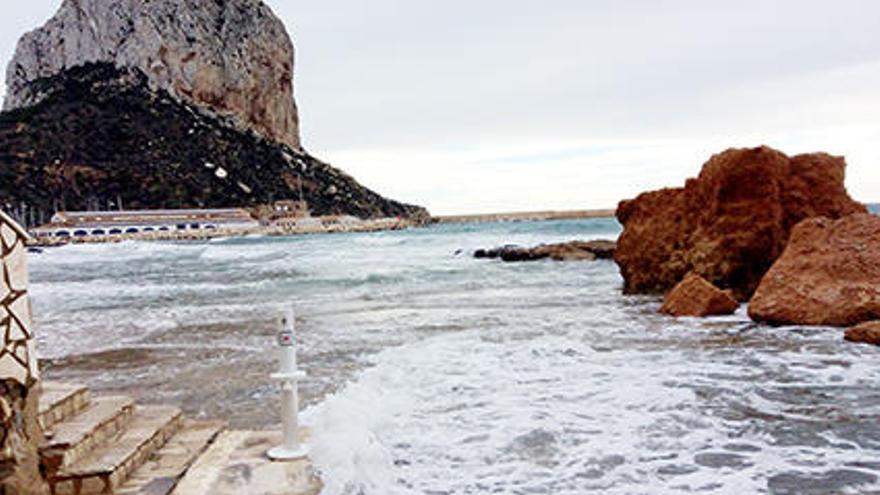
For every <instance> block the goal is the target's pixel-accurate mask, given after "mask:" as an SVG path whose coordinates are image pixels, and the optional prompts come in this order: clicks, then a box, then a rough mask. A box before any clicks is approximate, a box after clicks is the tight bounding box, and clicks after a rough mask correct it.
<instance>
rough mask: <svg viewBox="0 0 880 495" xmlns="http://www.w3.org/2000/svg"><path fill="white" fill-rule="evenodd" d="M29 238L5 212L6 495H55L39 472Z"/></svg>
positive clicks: (0, 472)
mask: <svg viewBox="0 0 880 495" xmlns="http://www.w3.org/2000/svg"><path fill="white" fill-rule="evenodd" d="M26 239H27V234H26V233H25V232H24V231H23V230H22V229H21V228H20V227H19V226H18V225H17V224H16V223H15V222H14V221H12V220H11V219H10V218H9V217H8V216H6V215H5V214H4V213H2V212H0V331H2V333H3V345H2V348H0V495H11V494H20V495H32V494H33V495H37V494H39V495H44V494H47V493H49V492H48V487H47V486H46V484H45V482H44V480H43V479H42V476H41V474H40V470H39V451H38V448H39V444H40V443H41V442H42V439H43V433H42V431H41V430H40V426H39V422H38V421H37V413H38V400H39V399H38V397H39V373H38V369H37V357H36V355H35V353H34V339H33V334H32V333H31V308H30V301H29V300H28V294H27V285H28V273H27V249H26V247H25V245H24V243H25V240H26Z"/></svg>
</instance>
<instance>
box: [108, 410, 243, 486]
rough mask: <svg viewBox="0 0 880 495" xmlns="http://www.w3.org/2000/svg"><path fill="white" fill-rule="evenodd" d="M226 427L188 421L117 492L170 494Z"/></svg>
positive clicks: (214, 422)
mask: <svg viewBox="0 0 880 495" xmlns="http://www.w3.org/2000/svg"><path fill="white" fill-rule="evenodd" d="M225 429H226V422H225V421H193V420H186V421H185V422H184V424H183V428H182V429H181V430H180V431H179V432H178V433H177V434H176V435H174V436H173V437H171V440H169V441H168V443H167V444H165V446H164V447H162V448H161V449H160V450H158V451H157V452H156V453H155V454H153V455H152V456H151V457H150V459H149V460H148V461H147V462H146V463H145V464H144V465H143V466H141V467H140V468H138V469H137V470H136V471H135V472H134V473H132V474H131V476H130V477H129V478H128V481H126V482H125V483H124V484H123V485H122V486H121V487H119V489H117V490H116V495H168V494H169V493H171V491H172V490H174V487H175V486H177V483H178V482H179V481H180V478H182V477H183V475H184V474H185V473H186V471H187V470H188V469H189V468H190V466H191V465H192V464H193V462H195V460H196V459H197V458H198V457H199V456H200V455H201V454H202V453H203V452H204V451H205V450H207V449H208V447H209V446H210V445H211V443H212V442H214V440H215V439H216V438H217V435H219V434H220V432H222V431H223V430H225Z"/></svg>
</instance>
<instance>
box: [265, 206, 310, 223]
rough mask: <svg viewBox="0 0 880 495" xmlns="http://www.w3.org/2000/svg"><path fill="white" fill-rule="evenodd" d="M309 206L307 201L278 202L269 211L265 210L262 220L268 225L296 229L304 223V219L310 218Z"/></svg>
mask: <svg viewBox="0 0 880 495" xmlns="http://www.w3.org/2000/svg"><path fill="white" fill-rule="evenodd" d="M310 215H311V213H310V212H309V204H308V203H307V202H305V201H290V200H288V201H276V202H274V203H272V206H271V207H270V208H269V209H268V212H266V211H265V210H264V213H263V215H262V218H264V219H265V220H266V223H267V224H268V225H272V226H276V227H286V228H294V227H296V226H297V225H299V224H301V223H302V220H303V219H306V218H309V216H310Z"/></svg>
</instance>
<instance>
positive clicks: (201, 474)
mask: <svg viewBox="0 0 880 495" xmlns="http://www.w3.org/2000/svg"><path fill="white" fill-rule="evenodd" d="M280 443H281V434H280V433H275V432H255V431H228V432H224V433H221V434H220V435H219V436H218V437H217V439H216V440H215V441H214V443H213V444H212V445H211V447H209V448H208V450H206V451H205V452H204V453H203V454H202V455H201V456H200V457H199V459H198V460H197V461H196V462H195V464H193V465H192V466H191V467H190V469H189V470H188V471H187V473H186V475H185V476H184V477H183V479H181V480H180V482H179V483H178V484H177V488H176V489H175V490H174V492H172V495H206V494H211V495H244V494H247V495H318V494H319V493H320V492H321V489H322V488H323V485H322V484H321V481H320V479H319V478H318V476H317V474H316V473H315V472H314V469H313V467H312V464H311V462H310V461H309V460H308V459H303V460H301V461H294V462H286V463H279V462H272V461H271V460H270V459H269V458H268V457H267V456H266V451H267V450H268V449H270V448H272V447H274V446H276V445H279V444H280Z"/></svg>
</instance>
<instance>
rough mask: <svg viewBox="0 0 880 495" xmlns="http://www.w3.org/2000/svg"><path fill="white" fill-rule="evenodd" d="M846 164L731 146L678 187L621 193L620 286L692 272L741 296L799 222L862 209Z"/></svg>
mask: <svg viewBox="0 0 880 495" xmlns="http://www.w3.org/2000/svg"><path fill="white" fill-rule="evenodd" d="M845 167H846V163H845V162H844V159H843V158H840V157H834V156H831V155H828V154H825V153H815V154H808V155H798V156H795V157H791V158H790V157H788V156H786V155H784V154H783V153H781V152H779V151H776V150H774V149H771V148H768V147H760V148H752V149H731V150H728V151H725V152H724V153H721V154H719V155H715V156H713V157H712V158H711V159H710V160H709V161H708V162H707V163H706V164H705V165H704V166H703V170H702V171H701V173H700V175H699V177H697V178H695V179H689V180H688V181H687V183H686V185H685V187H683V188H677V189H663V190H659V191H653V192H648V193H645V194H642V195H640V196H639V197H637V198H635V199H633V200H630V201H623V202H621V204H620V206H619V208H618V210H617V218H618V220H619V221H620V222H621V223H622V224H623V225H624V231H623V233H622V235H621V236H620V239H619V241H618V249H617V251H616V253H615V260H616V261H617V263H618V264H619V265H620V269H621V273H622V275H623V277H624V280H625V286H624V287H625V291H626V292H627V293H657V292H665V291H667V290H669V289H670V288H672V287H674V286H675V285H676V284H677V283H678V282H680V281H681V280H682V279H683V278H684V276H685V275H686V274H687V273H690V272H694V273H696V274H698V275H700V276H702V277H703V278H705V279H706V280H707V281H709V282H711V283H713V284H715V285H716V286H718V287H720V288H722V289H731V290H733V292H734V294H735V296H736V297H737V298H738V299H740V300H745V299H748V298H749V296H750V295H751V294H752V293H753V292H754V290H755V288H756V287H757V286H758V283H759V282H760V280H761V278H762V277H763V276H764V274H765V273H766V271H767V270H768V269H769V268H770V267H771V266H772V264H773V262H774V261H775V260H776V259H777V258H778V257H779V255H781V254H782V251H783V250H784V248H785V245H786V242H787V240H788V236H789V233H790V231H791V229H792V228H793V227H794V225H796V224H797V223H798V222H800V221H801V220H803V219H805V218H810V217H815V216H827V217H830V218H840V217H842V216H846V215H849V214H853V213H862V212H865V211H866V210H865V207H864V205H862V204H860V203H857V202H856V201H854V200H852V199H851V198H850V197H849V195H848V194H847V192H846V189H845V187H844V174H845Z"/></svg>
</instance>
